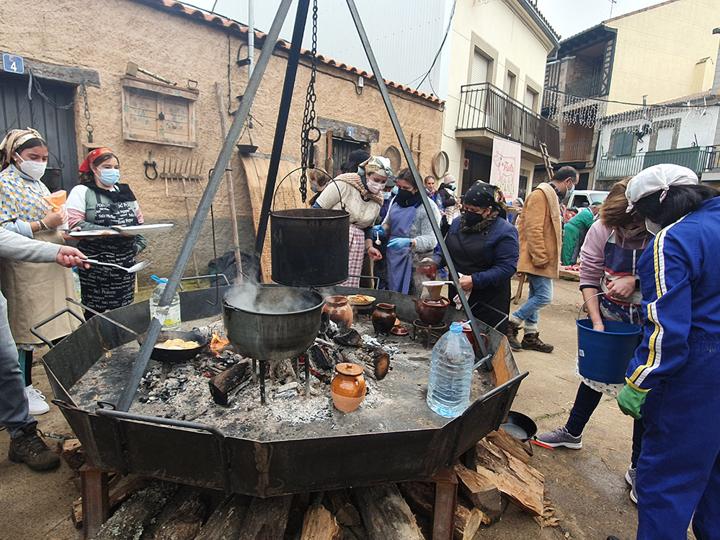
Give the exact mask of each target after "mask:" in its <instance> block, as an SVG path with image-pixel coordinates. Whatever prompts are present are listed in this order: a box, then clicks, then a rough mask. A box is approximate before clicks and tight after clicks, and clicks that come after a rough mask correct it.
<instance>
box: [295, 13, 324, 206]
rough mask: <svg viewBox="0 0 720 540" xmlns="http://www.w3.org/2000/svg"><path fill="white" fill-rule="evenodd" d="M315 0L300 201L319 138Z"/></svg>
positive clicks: (301, 138)
mask: <svg viewBox="0 0 720 540" xmlns="http://www.w3.org/2000/svg"><path fill="white" fill-rule="evenodd" d="M317 13H318V7H317V0H313V28H312V48H311V54H312V65H311V66H312V67H311V69H310V82H308V87H307V94H306V96H305V111H304V112H303V123H302V132H301V134H300V167H301V170H300V195H301V196H302V201H303V202H305V199H307V169H308V168H314V167H315V156H314V155H313V145H314V143H316V142H318V141H319V140H320V130H319V129H318V128H317V127H316V126H315V120H316V118H317V115H316V114H315V101H316V100H317V96H316V95H315V79H316V77H317Z"/></svg>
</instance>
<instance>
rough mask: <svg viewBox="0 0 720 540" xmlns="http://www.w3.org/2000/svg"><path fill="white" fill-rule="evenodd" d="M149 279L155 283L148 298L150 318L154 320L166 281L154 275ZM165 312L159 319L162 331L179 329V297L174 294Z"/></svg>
mask: <svg viewBox="0 0 720 540" xmlns="http://www.w3.org/2000/svg"><path fill="white" fill-rule="evenodd" d="M150 278H151V279H152V280H153V281H154V282H155V283H157V285H156V286H155V290H154V291H153V293H152V296H151V297H150V318H151V319H154V318H155V315H156V314H157V313H158V312H159V311H160V309H161V308H160V298H161V297H162V294H163V291H164V290H165V285H166V284H167V282H168V280H167V279H166V278H161V277H157V276H156V275H155V274H153V275H152V276H150ZM165 309H167V312H166V313H165V316H164V317H161V321H162V327H163V330H177V329H179V328H180V321H181V320H182V319H181V318H180V295H179V294H178V293H177V292H176V293H175V295H174V296H173V298H172V302H170V305H169V306H166V308H165Z"/></svg>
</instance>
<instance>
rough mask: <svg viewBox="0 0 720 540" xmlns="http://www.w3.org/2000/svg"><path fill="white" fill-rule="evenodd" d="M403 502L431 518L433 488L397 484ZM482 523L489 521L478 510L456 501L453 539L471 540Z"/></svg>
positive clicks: (421, 485) (424, 485) (421, 483)
mask: <svg viewBox="0 0 720 540" xmlns="http://www.w3.org/2000/svg"><path fill="white" fill-rule="evenodd" d="M398 487H399V488H400V491H401V492H402V494H403V496H404V497H405V500H406V501H407V502H408V504H409V505H410V508H412V509H413V510H414V511H415V512H416V513H418V514H421V515H424V516H426V517H429V518H432V517H433V512H434V504H435V486H434V485H433V484H430V483H426V482H404V483H402V484H398ZM483 523H485V524H489V523H490V519H489V518H488V517H487V516H486V515H485V514H484V513H483V512H482V511H481V510H480V509H479V508H468V507H467V506H465V505H464V504H462V502H460V501H458V503H457V506H456V508H455V516H454V535H453V536H454V537H455V539H456V540H472V538H474V536H475V533H477V531H478V529H480V525H482V524H483Z"/></svg>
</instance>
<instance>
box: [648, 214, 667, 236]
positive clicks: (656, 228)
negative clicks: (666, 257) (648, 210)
mask: <svg viewBox="0 0 720 540" xmlns="http://www.w3.org/2000/svg"><path fill="white" fill-rule="evenodd" d="M645 228H646V229H647V232H649V233H650V234H652V235H653V236H657V233H659V232H660V231H662V230H663V226H662V225H660V224H659V223H655V222H654V221H651V220H650V219H649V218H645Z"/></svg>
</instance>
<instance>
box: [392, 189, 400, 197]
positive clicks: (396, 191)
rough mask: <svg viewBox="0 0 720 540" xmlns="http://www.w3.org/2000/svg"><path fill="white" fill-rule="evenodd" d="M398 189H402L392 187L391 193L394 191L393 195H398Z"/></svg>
mask: <svg viewBox="0 0 720 540" xmlns="http://www.w3.org/2000/svg"><path fill="white" fill-rule="evenodd" d="M398 191H400V188H398V187H397V186H395V187H394V188H392V189H391V190H390V193H392V195H393V197H394V196H396V195H397V194H398Z"/></svg>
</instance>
